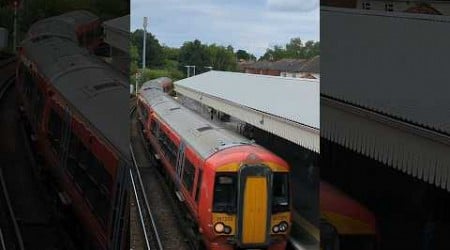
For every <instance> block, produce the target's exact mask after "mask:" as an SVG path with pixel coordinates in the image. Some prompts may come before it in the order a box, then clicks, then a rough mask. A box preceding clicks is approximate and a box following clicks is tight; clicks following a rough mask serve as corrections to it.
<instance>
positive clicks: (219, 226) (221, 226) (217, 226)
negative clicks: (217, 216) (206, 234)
mask: <svg viewBox="0 0 450 250" xmlns="http://www.w3.org/2000/svg"><path fill="white" fill-rule="evenodd" d="M224 229H225V225H224V224H223V223H222V222H217V223H216V224H215V225H214V231H215V232H216V233H222V232H223V231H224Z"/></svg>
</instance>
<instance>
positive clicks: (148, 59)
mask: <svg viewBox="0 0 450 250" xmlns="http://www.w3.org/2000/svg"><path fill="white" fill-rule="evenodd" d="M143 36H144V30H141V29H137V30H135V31H134V32H132V33H131V43H132V44H133V45H134V46H136V48H137V51H138V55H139V56H138V60H137V65H138V67H142V50H143V46H142V42H143ZM145 64H146V67H161V66H163V65H164V54H163V48H162V46H161V45H160V44H159V41H158V40H157V39H156V38H155V37H154V36H153V35H152V34H151V33H149V32H148V33H147V40H146V50H145Z"/></svg>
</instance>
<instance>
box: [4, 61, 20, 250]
mask: <svg viewBox="0 0 450 250" xmlns="http://www.w3.org/2000/svg"><path fill="white" fill-rule="evenodd" d="M0 60H1V61H0V70H1V71H4V73H5V74H2V77H1V79H0V100H3V97H4V95H5V93H6V91H7V90H8V89H9V88H10V87H11V86H12V84H13V83H14V79H15V78H14V71H12V70H11V69H10V68H11V67H14V62H15V58H14V57H11V55H5V54H0ZM2 73H3V72H2ZM3 167H4V166H3V165H2V166H0V190H1V191H0V218H1V219H0V250H6V249H20V250H23V249H25V247H24V243H23V239H22V233H21V231H20V228H19V225H18V223H17V219H16V215H15V212H14V209H13V206H12V205H11V199H10V195H9V192H8V189H7V185H6V182H5V180H4V175H3V169H2V168H3Z"/></svg>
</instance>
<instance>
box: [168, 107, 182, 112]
mask: <svg viewBox="0 0 450 250" xmlns="http://www.w3.org/2000/svg"><path fill="white" fill-rule="evenodd" d="M177 109H181V108H180V107H174V108H170V109H169V110H170V111H174V110H177Z"/></svg>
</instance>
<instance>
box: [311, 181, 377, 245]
mask: <svg viewBox="0 0 450 250" xmlns="http://www.w3.org/2000/svg"><path fill="white" fill-rule="evenodd" d="M319 200H320V215H321V223H320V234H321V236H320V245H321V248H322V249H324V250H339V249H345V250H376V249H379V247H380V235H379V231H378V228H377V220H376V217H375V215H374V214H373V213H372V212H371V211H370V210H369V209H367V208H366V207H365V206H364V205H362V204H361V203H359V202H357V201H356V200H354V199H352V198H351V197H350V196H348V195H347V194H345V193H343V192H342V191H340V190H339V189H338V188H336V187H335V186H333V185H332V184H330V183H328V182H326V181H320V199H319Z"/></svg>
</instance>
